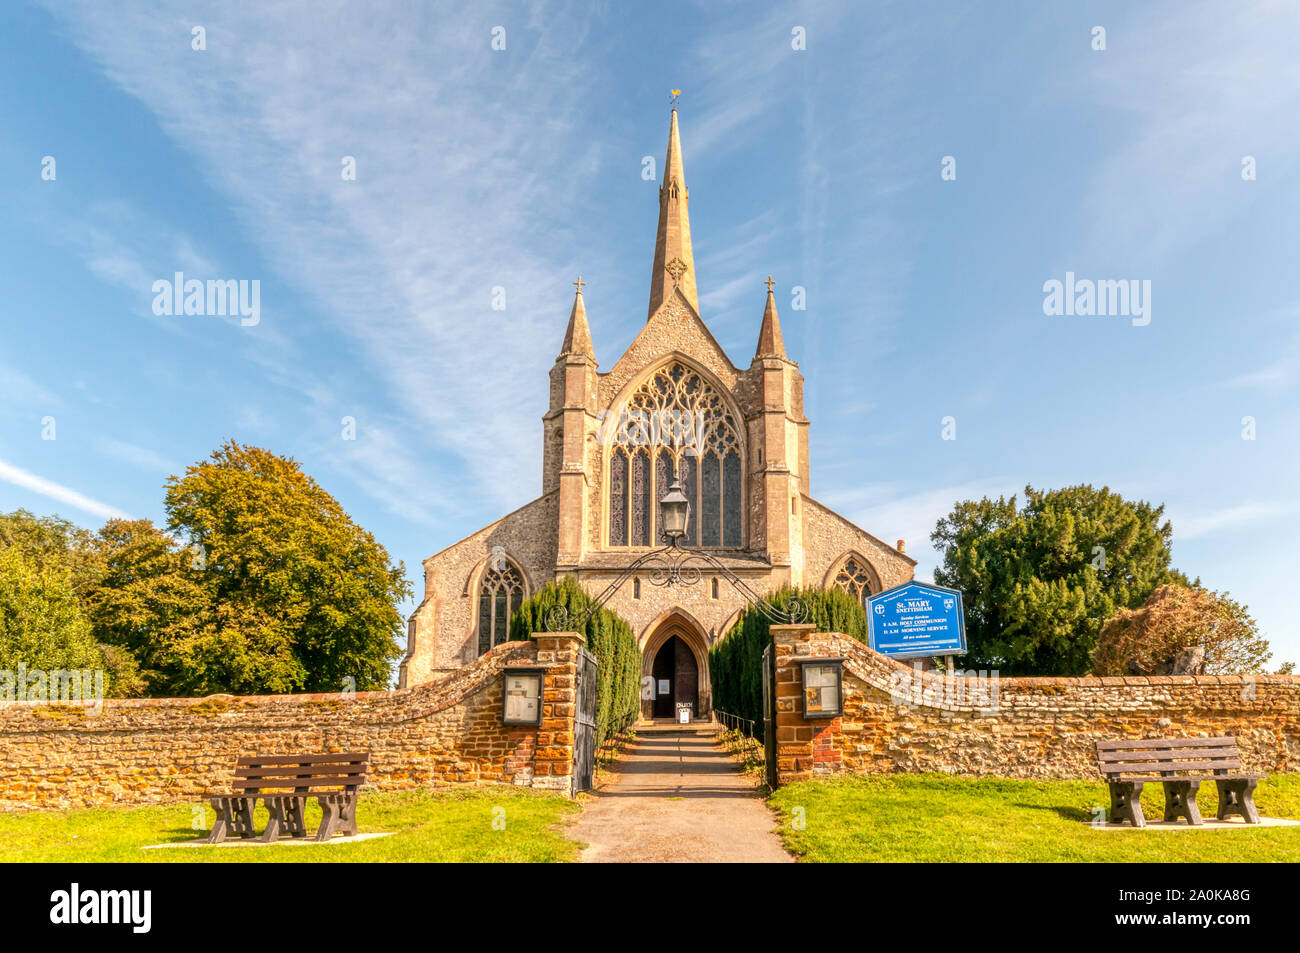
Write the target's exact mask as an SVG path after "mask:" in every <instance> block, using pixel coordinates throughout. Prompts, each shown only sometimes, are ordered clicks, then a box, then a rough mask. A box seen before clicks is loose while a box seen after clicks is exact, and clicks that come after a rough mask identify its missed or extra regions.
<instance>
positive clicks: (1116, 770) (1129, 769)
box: [1102, 761, 1241, 774]
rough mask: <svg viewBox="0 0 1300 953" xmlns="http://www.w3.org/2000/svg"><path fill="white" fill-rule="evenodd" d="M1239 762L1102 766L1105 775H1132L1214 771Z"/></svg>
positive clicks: (1152, 762) (1151, 762) (1138, 762)
mask: <svg viewBox="0 0 1300 953" xmlns="http://www.w3.org/2000/svg"><path fill="white" fill-rule="evenodd" d="M1240 767H1241V762H1240V761H1136V762H1132V763H1129V764H1123V765H1103V766H1102V771H1103V772H1104V773H1106V774H1132V773H1133V772H1134V771H1214V770H1216V769H1220V770H1222V769H1229V770H1232V769H1235V768H1240Z"/></svg>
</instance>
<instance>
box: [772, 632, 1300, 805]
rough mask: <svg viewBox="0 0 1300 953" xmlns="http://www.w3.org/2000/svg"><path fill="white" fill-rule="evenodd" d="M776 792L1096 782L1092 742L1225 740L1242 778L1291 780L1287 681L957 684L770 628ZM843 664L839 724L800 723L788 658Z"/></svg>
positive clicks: (838, 641) (1292, 724)
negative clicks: (992, 780)
mask: <svg viewBox="0 0 1300 953" xmlns="http://www.w3.org/2000/svg"><path fill="white" fill-rule="evenodd" d="M772 635H773V639H774V642H775V653H776V681H775V688H776V705H777V715H776V740H777V772H778V778H779V781H780V783H782V784H786V783H789V782H791V781H797V780H803V779H806V778H811V777H820V776H829V775H834V774H839V773H887V772H924V771H938V772H944V773H948V774H961V775H987V776H998V777H1010V778H1088V779H1099V778H1100V775H1099V774H1098V773H1097V767H1096V753H1095V749H1094V745H1095V743H1096V742H1097V741H1098V740H1099V739H1103V738H1145V737H1197V736H1217V735H1234V736H1236V738H1237V740H1238V742H1239V744H1240V746H1241V750H1242V756H1243V759H1244V762H1245V763H1246V765H1247V767H1249V768H1250V769H1251V770H1253V771H1258V772H1260V773H1268V774H1273V773H1278V772H1285V771H1295V770H1297V769H1300V676H1294V675H1260V676H1253V677H1251V676H1240V675H1230V676H1214V675H1195V676H1192V675H1182V676H1151V677H1144V678H1002V679H996V680H989V681H984V680H978V679H975V678H967V679H964V680H958V679H955V678H944V677H943V676H942V675H938V674H933V673H929V672H926V673H917V672H916V671H915V670H914V669H912V668H911V667H909V666H906V665H903V664H900V663H899V662H895V661H893V660H892V659H889V658H886V657H885V656H883V655H880V654H878V653H876V652H873V651H872V650H871V649H869V648H868V647H867V646H865V645H863V644H862V643H861V642H858V641H857V640H856V639H853V638H851V637H850V636H847V635H842V634H840V633H837V632H814V631H812V629H811V627H810V626H806V625H798V626H773V627H772ZM809 656H817V657H825V658H835V657H839V658H843V659H844V663H843V668H844V679H843V694H844V699H843V701H844V707H843V714H842V715H841V716H839V717H837V718H834V719H828V720H811V719H810V720H805V719H804V718H803V714H802V713H803V685H802V682H801V670H800V666H799V665H798V664H797V661H798V659H799V658H806V657H809Z"/></svg>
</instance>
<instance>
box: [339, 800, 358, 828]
mask: <svg viewBox="0 0 1300 953" xmlns="http://www.w3.org/2000/svg"><path fill="white" fill-rule="evenodd" d="M340 801H341V802H342V806H341V807H340V808H339V822H340V823H341V824H342V825H343V833H344V834H347V835H349V836H351V835H353V834H356V832H357V794H356V792H355V791H354V792H351V793H346V794H344V795H343V797H342V798H341V799H340Z"/></svg>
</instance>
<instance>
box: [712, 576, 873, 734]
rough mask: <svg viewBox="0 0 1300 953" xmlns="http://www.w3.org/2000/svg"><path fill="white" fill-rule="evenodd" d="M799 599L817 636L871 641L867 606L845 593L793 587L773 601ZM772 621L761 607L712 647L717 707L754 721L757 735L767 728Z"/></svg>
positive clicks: (781, 604)
mask: <svg viewBox="0 0 1300 953" xmlns="http://www.w3.org/2000/svg"><path fill="white" fill-rule="evenodd" d="M795 596H798V597H799V598H801V599H802V600H803V601H804V604H805V605H806V606H807V607H808V618H807V621H808V622H811V623H812V624H813V626H814V627H815V628H816V630H817V631H818V632H843V633H844V634H845V635H850V636H852V637H853V638H855V639H857V640H858V641H859V642H866V641H867V613H866V610H864V609H863V608H862V603H861V602H859V601H858V600H857V599H856V598H855V597H854V596H852V595H851V594H849V593H847V592H845V591H844V590H843V589H792V588H789V587H786V588H784V589H781V590H780V591H778V592H777V593H776V594H775V595H773V596H772V597H771V598H770V599H769V600H768V601H769V602H770V603H772V604H773V605H774V606H777V607H778V608H781V609H784V608H787V607H788V606H789V604H790V600H791V599H793V598H794V597H795ZM771 625H772V623H771V622H769V621H768V619H767V617H766V616H765V615H763V613H762V612H761V611H760V610H759V609H758V608H756V607H750V609H749V611H747V612H746V613H745V614H744V615H743V616H741V617H740V620H739V621H738V622H737V623H736V624H735V625H734V626H732V628H731V630H730V631H728V632H727V634H726V635H724V636H723V637H722V638H721V639H719V640H718V641H717V642H716V643H714V645H713V647H712V648H711V649H709V677H710V680H711V682H712V685H713V707H714V708H716V709H718V710H720V711H724V712H728V713H730V714H732V715H738V716H740V717H741V718H748V719H749V720H750V721H752V722H754V731H755V734H758V733H761V732H762V729H763V650H764V649H765V648H767V647H768V646H769V645H771V644H772V635H771V631H770V629H771Z"/></svg>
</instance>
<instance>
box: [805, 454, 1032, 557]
mask: <svg viewBox="0 0 1300 953" xmlns="http://www.w3.org/2000/svg"><path fill="white" fill-rule="evenodd" d="M1023 487H1024V481H1023V480H1020V481H1017V480H1013V479H1010V478H1008V477H988V478H985V479H980V480H972V481H969V482H966V483H957V484H953V485H952V486H941V487H934V488H933V489H928V490H913V491H911V492H908V491H907V489H906V488H905V487H903V486H900V485H899V484H897V483H889V482H882V483H869V484H865V485H861V486H856V487H853V488H850V489H843V490H836V491H832V492H830V493H828V494H826V496H825V497H824V498H822V502H823V503H825V504H826V505H827V506H830V507H832V508H833V509H835V510H837V511H838V512H840V513H843V514H844V515H845V516H847V517H848V518H849V519H851V520H853V522H855V523H857V524H858V525H859V526H861V527H862V528H863V529H865V530H867V531H868V532H870V533H874V534H875V535H876V536H879V537H880V538H881V539H884V540H885V542H887V543H893V542H894V541H895V540H897V539H902V540H903V541H904V542H905V544H906V547H907V554H908V555H909V556H911V557H912V558H913V559H916V560H918V561H919V563H920V565H918V567H917V575H918V577H920V578H929V576H930V574H931V573H933V571H934V565H935V561H936V559H937V557H938V553H937V552H936V551H935V550H934V548H933V547H932V546H931V544H930V534H931V533H932V532H934V527H935V524H936V523H937V522H938V521H939V519H940V518H941V517H944V516H947V515H948V514H949V513H950V512H952V507H953V504H954V503H956V502H957V501H958V500H968V499H981V498H982V497H985V496H990V497H996V496H1006V495H1010V494H1013V493H1017V492H1018V491H1019V490H1020V489H1022V488H1023Z"/></svg>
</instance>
